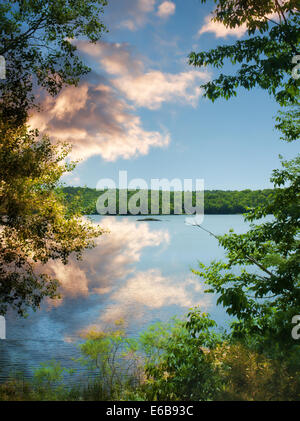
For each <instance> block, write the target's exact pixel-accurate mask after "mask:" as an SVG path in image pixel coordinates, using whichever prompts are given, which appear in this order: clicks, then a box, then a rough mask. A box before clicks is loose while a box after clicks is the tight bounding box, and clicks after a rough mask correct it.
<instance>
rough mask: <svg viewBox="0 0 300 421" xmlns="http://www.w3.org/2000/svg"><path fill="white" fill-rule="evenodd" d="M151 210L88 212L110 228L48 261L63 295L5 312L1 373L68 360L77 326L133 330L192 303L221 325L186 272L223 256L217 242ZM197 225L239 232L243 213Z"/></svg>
mask: <svg viewBox="0 0 300 421" xmlns="http://www.w3.org/2000/svg"><path fill="white" fill-rule="evenodd" d="M157 218H159V219H161V221H137V219H140V218H139V217H138V216H137V217H133V216H128V217H125V216H124V217H123V216H116V217H113V216H105V217H100V216H93V217H92V219H93V220H94V221H95V223H100V225H101V226H103V227H104V228H106V229H107V230H109V233H107V234H104V235H102V236H101V237H100V238H99V239H98V240H97V247H95V248H94V249H92V250H89V251H87V252H86V253H85V254H84V256H83V259H82V261H76V260H71V261H70V264H69V265H67V266H64V265H63V264H61V263H59V262H56V263H51V264H49V265H48V273H50V274H52V275H54V276H56V277H57V279H59V280H60V281H61V294H62V299H61V300H58V301H55V302H53V301H51V302H50V301H49V302H48V301H45V302H44V303H43V305H42V307H41V309H40V310H39V311H37V312H36V313H34V312H29V315H28V317H27V318H26V319H20V318H19V317H18V316H17V315H16V314H15V313H14V312H10V313H9V314H8V315H7V317H6V337H7V339H6V340H2V341H1V340H0V352H1V354H0V379H4V378H6V377H7V376H8V375H9V373H14V372H20V371H21V372H23V373H24V376H25V377H30V376H31V375H32V370H33V369H34V368H35V367H37V366H38V365H39V364H40V363H41V362H44V361H49V360H51V359H52V358H55V359H56V360H58V361H60V362H61V363H62V365H65V366H70V365H72V360H71V358H72V357H76V356H78V350H77V348H76V343H78V341H80V339H81V338H80V334H81V333H82V332H85V331H87V330H89V329H91V328H92V327H95V328H96V329H108V328H109V327H110V326H111V325H112V323H113V322H114V321H115V320H118V319H121V318H122V319H124V320H125V321H126V324H127V326H128V333H129V334H130V335H137V334H138V333H139V332H140V331H142V330H143V329H145V328H146V327H147V326H148V325H149V324H151V323H154V322H157V321H166V320H168V319H170V318H171V317H172V316H175V315H177V316H182V315H184V314H185V313H186V312H187V311H188V309H189V308H190V307H192V306H196V305H198V306H200V308H201V309H202V310H203V311H204V312H208V313H209V314H210V315H211V316H212V318H214V319H215V320H216V321H217V322H218V324H219V325H220V326H223V327H226V325H227V324H228V320H229V318H228V316H227V315H226V314H225V312H224V309H223V308H221V307H219V306H218V307H217V306H216V297H214V296H212V295H211V294H205V293H204V292H203V291H204V289H205V287H204V286H203V283H201V279H200V278H199V277H197V276H195V275H193V274H192V273H191V268H197V261H201V262H203V263H205V264H208V263H210V261H211V260H213V259H221V258H223V257H224V251H223V249H222V248H221V247H219V246H218V242H217V240H216V239H215V238H214V237H212V236H211V235H209V234H208V233H207V232H205V231H203V230H201V229H199V228H198V227H193V226H190V225H186V224H185V216H184V215H170V216H169V215H168V216H166V215H164V216H158V217H157ZM202 225H203V227H205V228H206V229H208V230H210V231H212V232H213V233H214V234H224V233H226V232H228V230H229V229H230V228H233V229H234V231H235V232H236V233H242V232H246V231H247V229H248V227H249V224H247V223H245V222H244V220H243V216H242V215H207V216H205V218H204V222H203V224H202Z"/></svg>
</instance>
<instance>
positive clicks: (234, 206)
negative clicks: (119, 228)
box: [62, 186, 274, 215]
mask: <svg viewBox="0 0 300 421" xmlns="http://www.w3.org/2000/svg"><path fill="white" fill-rule="evenodd" d="M62 193H63V195H64V196H65V200H66V202H67V206H69V207H73V206H75V207H77V208H79V209H80V212H81V213H82V214H85V215H97V214H98V212H97V209H96V202H97V200H98V198H99V197H100V196H101V194H103V191H99V190H96V189H93V188H89V187H70V186H69V187H63V188H62ZM136 193H137V191H136V190H135V191H133V190H128V194H127V202H129V200H130V198H132V196H133V195H134V194H136ZM152 193H153V192H152ZM273 193H274V190H273V189H264V190H250V189H246V190H241V191H238V190H206V191H205V192H204V213H205V214H207V215H234V214H241V213H247V212H248V211H249V210H250V209H253V208H255V207H257V206H263V205H265V204H266V203H267V202H268V200H269V199H270V198H271V196H272V194H273ZM159 195H160V203H159V215H162V214H163V212H162V202H163V200H162V192H161V191H160V192H159ZM116 198H117V204H116V210H117V212H116V213H117V214H122V213H120V212H119V190H117V191H116ZM148 198H149V200H148V214H151V190H149V191H148ZM182 203H183V200H182ZM195 203H196V192H193V196H192V204H193V206H195ZM182 213H183V214H185V211H184V206H183V207H182ZM128 214H129V215H130V212H128ZM141 214H143V213H141ZM144 214H145V213H144ZM170 214H171V215H172V214H174V191H171V192H170Z"/></svg>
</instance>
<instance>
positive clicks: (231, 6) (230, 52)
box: [189, 0, 300, 106]
mask: <svg viewBox="0 0 300 421" xmlns="http://www.w3.org/2000/svg"><path fill="white" fill-rule="evenodd" d="M201 2H202V3H206V0H201ZM215 3H217V6H216V10H215V13H214V18H213V20H214V21H216V22H221V23H223V24H224V25H225V26H226V27H229V28H236V27H240V26H241V25H243V24H245V25H246V27H247V32H248V35H250V38H248V39H246V40H243V41H237V42H236V43H235V44H233V45H225V46H224V45H223V46H218V47H217V48H215V49H213V50H210V51H208V52H204V51H202V52H200V53H195V52H192V53H190V55H189V63H190V64H191V65H193V66H196V67H199V66H208V65H211V66H213V67H216V68H220V67H222V66H223V64H224V60H226V59H228V60H229V61H230V62H231V63H232V64H234V65H236V64H241V66H240V68H239V70H238V71H237V72H236V74H235V75H234V76H232V75H224V74H221V75H220V76H219V77H218V78H217V79H215V80H213V81H212V82H208V83H206V84H205V85H202V88H203V89H204V96H206V97H207V98H209V99H211V100H212V101H214V100H216V99H217V98H219V97H223V98H225V99H229V98H231V97H232V96H236V94H237V88H238V87H243V88H245V89H247V90H250V89H252V88H254V87H255V86H258V87H260V88H262V89H264V90H267V91H268V92H269V94H270V95H273V96H274V98H275V100H276V101H277V102H278V103H279V104H280V105H281V106H284V105H292V104H297V103H298V99H299V89H298V88H299V83H300V82H299V79H298V78H295V77H294V72H293V69H294V67H295V63H294V62H293V57H295V56H296V55H298V54H299V40H300V34H299V13H297V12H299V2H297V1H296V0H286V1H280V0H215ZM271 17H272V18H271ZM257 31H258V32H260V35H255V36H252V35H254V34H255V33H256V34H257Z"/></svg>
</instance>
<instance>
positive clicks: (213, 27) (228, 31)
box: [198, 16, 247, 38]
mask: <svg viewBox="0 0 300 421" xmlns="http://www.w3.org/2000/svg"><path fill="white" fill-rule="evenodd" d="M205 32H212V33H214V34H215V36H216V37H217V38H221V37H227V36H228V35H232V36H235V37H237V38H241V37H242V36H244V35H245V33H246V32H247V26H246V24H243V25H241V26H239V27H236V28H229V27H226V26H225V25H224V24H223V23H221V22H214V21H212V18H211V16H206V18H205V24H204V25H203V26H202V28H200V29H199V31H198V35H202V34H204V33H205Z"/></svg>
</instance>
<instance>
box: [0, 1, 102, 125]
mask: <svg viewBox="0 0 300 421" xmlns="http://www.w3.org/2000/svg"><path fill="white" fill-rule="evenodd" d="M105 5H107V1H106V0H97V1H90V0H88V1H87V0H74V1H67V0H14V1H8V0H4V1H2V2H1V4H0V16H1V21H0V55H1V56H4V57H5V60H6V79H5V80H1V81H0V93H1V95H0V106H1V108H0V117H1V118H2V119H4V120H9V121H11V120H12V122H15V123H19V124H22V123H24V122H25V121H26V117H27V113H28V110H29V109H30V108H31V107H32V106H33V105H36V96H35V95H34V92H33V89H35V93H36V89H37V87H41V88H43V89H45V90H46V91H47V92H48V93H50V94H51V95H56V94H57V93H58V92H59V91H60V90H61V88H62V87H63V86H64V85H66V84H67V85H69V84H71V85H77V84H78V82H79V80H80V77H81V76H82V75H84V74H86V73H87V72H88V71H89V68H88V67H87V66H86V65H84V63H83V62H82V61H81V60H80V58H79V57H78V56H77V55H76V46H75V45H74V43H72V40H74V39H76V38H79V37H83V38H84V39H87V40H88V41H90V42H96V41H97V40H99V38H100V36H101V34H102V33H103V32H104V31H106V28H105V26H104V25H103V22H102V21H101V20H100V17H101V15H102V13H103V7H104V6H105Z"/></svg>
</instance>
